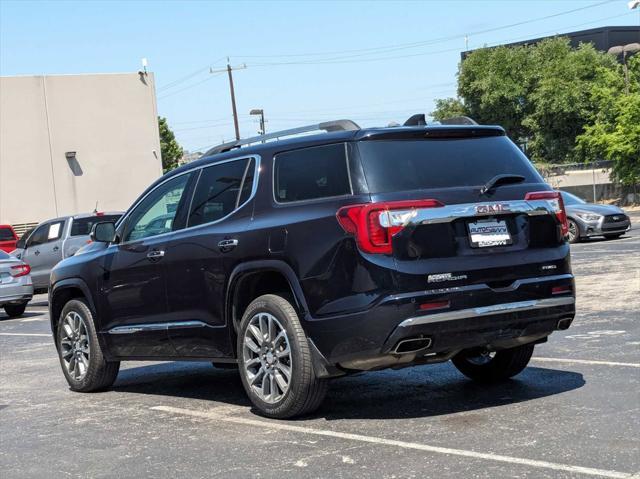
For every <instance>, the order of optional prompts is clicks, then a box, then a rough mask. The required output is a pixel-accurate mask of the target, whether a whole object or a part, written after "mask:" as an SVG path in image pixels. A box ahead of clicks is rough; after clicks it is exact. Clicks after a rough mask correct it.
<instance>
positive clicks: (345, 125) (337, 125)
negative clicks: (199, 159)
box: [202, 120, 360, 157]
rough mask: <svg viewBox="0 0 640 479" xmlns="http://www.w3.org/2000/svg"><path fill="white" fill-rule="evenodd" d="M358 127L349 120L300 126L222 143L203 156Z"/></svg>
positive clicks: (356, 128) (357, 128)
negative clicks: (291, 137)
mask: <svg viewBox="0 0 640 479" xmlns="http://www.w3.org/2000/svg"><path fill="white" fill-rule="evenodd" d="M359 129H360V127H359V126H358V125H357V124H356V123H355V122H353V121H351V120H334V121H325V122H322V123H316V124H314V125H307V126H301V127H298V128H291V129H289V130H281V131H274V132H273V133H268V134H266V135H259V136H253V137H251V138H243V139H240V140H235V141H229V142H227V143H222V144H221V145H218V146H214V147H213V148H211V149H209V150H208V151H207V152H206V153H205V154H204V155H202V156H203V157H204V156H210V155H215V154H217V153H224V152H226V151H230V150H233V149H234V148H240V147H242V146H246V145H251V144H253V143H261V142H262V143H264V142H265V141H267V140H272V139H274V138H276V139H277V138H282V137H285V136H293V135H299V134H301V133H308V132H311V131H326V132H331V131H351V130H359Z"/></svg>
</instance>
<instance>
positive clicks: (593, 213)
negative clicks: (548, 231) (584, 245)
mask: <svg viewBox="0 0 640 479" xmlns="http://www.w3.org/2000/svg"><path fill="white" fill-rule="evenodd" d="M560 193H561V194H562V201H563V202H564V206H565V210H566V212H567V220H568V223H569V242H571V243H577V242H579V241H580V240H582V239H584V238H590V237H592V236H604V237H605V238H607V239H611V238H618V237H620V236H622V235H623V234H625V233H626V232H627V231H629V230H630V229H631V219H630V218H629V216H627V214H626V213H625V212H624V210H623V209H622V208H618V207H617V206H614V205H596V204H593V203H587V202H586V201H584V200H583V199H582V198H578V197H577V196H576V195H572V194H571V193H567V192H566V191H561V192H560Z"/></svg>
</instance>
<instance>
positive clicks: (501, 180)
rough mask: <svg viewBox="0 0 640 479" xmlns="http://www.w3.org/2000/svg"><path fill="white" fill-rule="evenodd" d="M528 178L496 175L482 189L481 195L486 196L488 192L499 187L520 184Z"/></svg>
mask: <svg viewBox="0 0 640 479" xmlns="http://www.w3.org/2000/svg"><path fill="white" fill-rule="evenodd" d="M525 179H526V178H525V177H524V176H522V175H496V176H494V177H493V178H491V179H490V180H489V181H487V182H486V184H485V185H484V186H483V187H482V188H480V194H481V195H484V194H485V193H486V192H487V191H489V190H490V189H492V188H495V187H496V186H498V185H506V184H508V183H520V182H522V181H524V180H525Z"/></svg>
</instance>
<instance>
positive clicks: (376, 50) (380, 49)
mask: <svg viewBox="0 0 640 479" xmlns="http://www.w3.org/2000/svg"><path fill="white" fill-rule="evenodd" d="M614 1H617V0H605V1H602V2H598V3H594V4H591V5H586V6H584V7H580V8H574V9H571V10H566V11H563V12H558V13H554V14H551V15H545V16H543V17H537V18H532V19H529V20H523V21H520V22H516V23H511V24H508V25H501V26H498V27H492V28H487V29H484V30H477V31H474V32H467V33H461V34H457V35H450V36H446V37H439V38H434V39H430V40H424V41H420V42H412V43H401V44H395V45H388V46H380V47H373V48H363V49H357V50H343V51H341V52H325V53H311V54H282V55H262V56H259V55H253V56H252V55H244V56H243V55H239V57H241V58H285V57H301V56H302V57H304V56H322V55H341V56H338V57H334V58H325V59H320V60H312V61H310V62H303V61H287V62H265V63H257V64H255V65H256V66H266V65H282V64H288V65H291V64H310V63H316V62H317V63H326V62H334V61H341V60H347V59H350V58H356V57H362V56H368V55H373V54H376V53H382V54H384V53H390V52H393V51H399V50H405V49H410V48H418V47H421V46H426V45H434V44H437V43H444V42H448V41H452V40H457V39H464V38H465V37H467V36H472V35H482V34H485V33H492V32H496V31H500V30H505V29H509V28H513V27H517V26H521V25H526V24H529V23H534V22H540V21H543V20H549V19H551V18H556V17H559V16H564V15H569V14H571V13H575V12H579V11H583V10H587V9H590V8H594V7H598V6H602V5H605V4H608V3H612V2H614ZM363 52H364V53H363ZM347 53H357V54H356V55H347V56H344V54H347Z"/></svg>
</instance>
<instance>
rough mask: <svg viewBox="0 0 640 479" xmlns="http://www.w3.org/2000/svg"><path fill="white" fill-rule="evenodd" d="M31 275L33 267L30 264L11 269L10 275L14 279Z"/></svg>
mask: <svg viewBox="0 0 640 479" xmlns="http://www.w3.org/2000/svg"><path fill="white" fill-rule="evenodd" d="M29 273H31V266H29V265H28V264H26V263H25V264H18V265H16V266H12V267H11V271H10V274H11V276H13V277H14V278H19V277H20V276H26V275H28V274H29Z"/></svg>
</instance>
